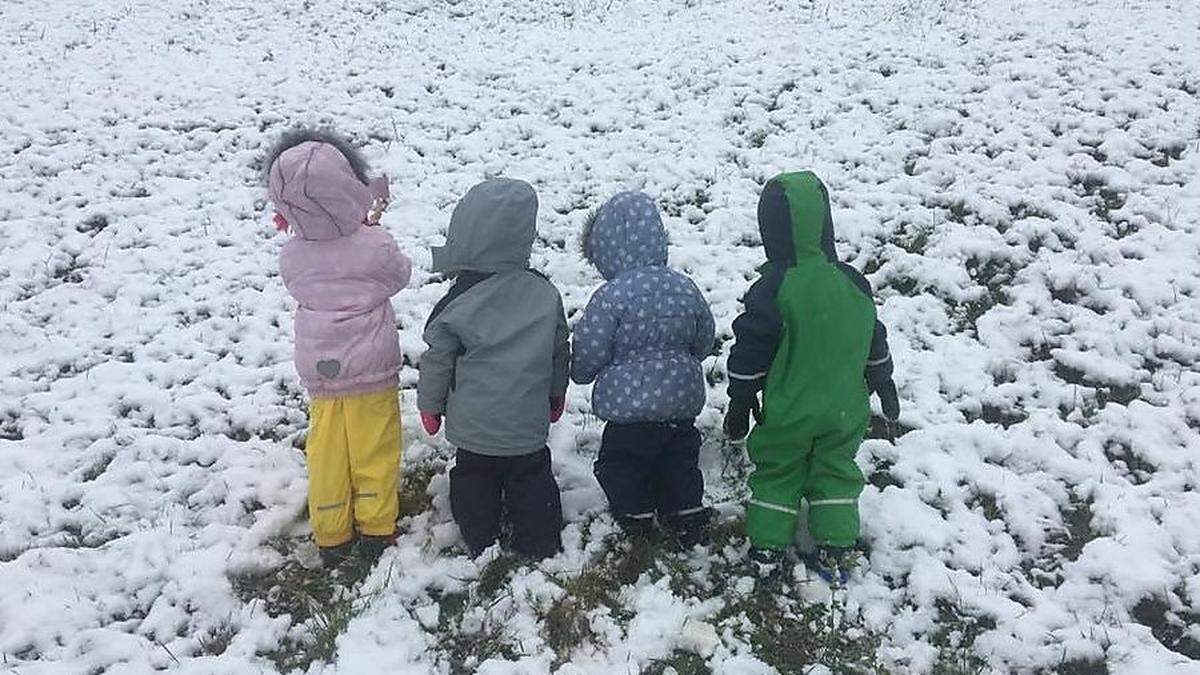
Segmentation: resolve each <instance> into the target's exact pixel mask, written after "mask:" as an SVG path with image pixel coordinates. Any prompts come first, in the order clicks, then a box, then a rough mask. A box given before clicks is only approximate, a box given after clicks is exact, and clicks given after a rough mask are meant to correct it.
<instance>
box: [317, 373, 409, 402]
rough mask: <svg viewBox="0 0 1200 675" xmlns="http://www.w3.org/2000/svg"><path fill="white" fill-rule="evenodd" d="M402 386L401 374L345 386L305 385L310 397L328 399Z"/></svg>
mask: <svg viewBox="0 0 1200 675" xmlns="http://www.w3.org/2000/svg"><path fill="white" fill-rule="evenodd" d="M399 388H400V376H399V375H392V376H391V377H388V378H387V379H383V380H375V381H372V382H363V383H360V384H353V385H347V386H344V387H312V386H307V385H306V386H305V389H306V390H307V391H308V396H309V398H314V399H318V398H320V399H326V398H343V397H346V396H359V395H362V394H375V393H378V392H381V391H387V390H389V389H397V390H398V389H399Z"/></svg>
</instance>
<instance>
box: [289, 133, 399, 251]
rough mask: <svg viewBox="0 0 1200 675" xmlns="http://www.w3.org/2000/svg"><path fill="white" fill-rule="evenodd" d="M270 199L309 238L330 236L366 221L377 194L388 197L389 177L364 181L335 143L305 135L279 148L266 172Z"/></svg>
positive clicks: (345, 233) (347, 232) (346, 232)
mask: <svg viewBox="0 0 1200 675" xmlns="http://www.w3.org/2000/svg"><path fill="white" fill-rule="evenodd" d="M267 187H268V190H269V191H270V194H271V201H272V202H274V204H275V210H277V211H278V212H279V213H280V214H282V215H283V217H284V218H285V219H286V220H287V221H288V224H289V225H291V226H292V227H293V228H295V230H296V235H297V236H298V237H300V238H301V239H307V240H308V241H329V240H332V239H337V238H338V237H346V236H349V235H351V234H354V232H355V231H356V230H358V229H359V228H360V227H362V226H363V221H365V220H366V217H367V212H368V211H369V210H370V209H371V204H372V203H373V202H374V201H375V199H376V198H377V197H381V198H384V199H386V198H387V196H388V194H387V180H386V179H376V180H374V181H372V182H371V184H370V185H364V184H363V182H362V181H360V180H359V179H358V177H357V176H356V175H355V174H354V169H353V168H352V167H351V166H350V161H349V160H348V159H346V157H345V156H344V155H342V153H341V152H339V151H338V149H337V148H336V147H334V146H333V145H330V144H329V143H322V142H320V141H306V142H304V143H300V144H299V145H296V146H293V147H291V148H288V149H287V150H285V151H283V152H282V153H280V155H279V157H278V159H276V160H275V163H274V164H273V165H271V171H270V173H269V174H268V176H267Z"/></svg>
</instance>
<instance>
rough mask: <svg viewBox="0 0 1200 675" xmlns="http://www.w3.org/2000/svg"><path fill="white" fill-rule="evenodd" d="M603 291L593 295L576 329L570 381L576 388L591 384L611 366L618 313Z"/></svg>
mask: <svg viewBox="0 0 1200 675" xmlns="http://www.w3.org/2000/svg"><path fill="white" fill-rule="evenodd" d="M606 289H607V287H601V289H600V290H599V291H596V294H595V295H594V296H592V299H591V301H590V302H588V306H587V308H586V309H584V310H583V318H581V319H580V320H579V323H577V324H576V325H575V336H574V342H575V345H574V349H572V353H571V379H572V380H574V381H575V382H576V383H577V384H590V383H592V382H594V381H595V380H596V377H597V376H598V375H600V371H601V370H603V369H604V367H605V366H607V365H608V364H609V363H610V362H612V356H613V338H614V336H615V335H616V332H617V310H616V308H615V307H613V306H612V304H611V303H610V302H609V300H608V298H607V293H606V292H605V291H606Z"/></svg>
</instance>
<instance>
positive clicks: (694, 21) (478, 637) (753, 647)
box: [0, 0, 1200, 674]
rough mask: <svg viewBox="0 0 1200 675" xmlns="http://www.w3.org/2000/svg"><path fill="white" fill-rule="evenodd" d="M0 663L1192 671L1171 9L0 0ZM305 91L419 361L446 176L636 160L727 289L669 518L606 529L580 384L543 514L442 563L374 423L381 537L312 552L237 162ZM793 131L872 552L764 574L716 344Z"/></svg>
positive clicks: (1188, 395)
mask: <svg viewBox="0 0 1200 675" xmlns="http://www.w3.org/2000/svg"><path fill="white" fill-rule="evenodd" d="M0 19H2V20H0V58H2V59H3V62H4V64H5V77H4V78H3V82H0V101H2V103H0V139H2V140H0V220H2V221H3V222H2V227H3V229H2V230H0V260H2V261H3V265H0V307H2V308H3V309H2V311H0V355H2V356H0V666H2V667H3V669H6V671H12V672H16V673H59V672H70V673H76V672H79V673H88V672H90V673H100V672H111V673H141V672H145V671H147V670H150V669H155V668H168V669H175V670H178V671H179V672H194V673H218V672H220V673H243V672H262V671H272V670H275V669H279V668H282V669H287V668H299V669H307V670H309V671H311V672H331V673H333V672H346V673H356V672H368V671H369V672H376V671H384V672H414V673H425V672H443V673H460V672H473V671H479V672H486V673H537V672H546V671H552V670H554V671H557V672H561V673H569V674H582V673H612V672H629V673H636V672H650V673H668V672H675V673H700V672H710V671H711V672H717V673H766V672H773V671H774V670H778V671H780V672H847V671H856V670H857V671H867V672H869V671H885V672H940V673H975V672H1045V673H1051V672H1055V673H1101V672H1113V673H1166V672H1200V536H1197V525H1196V523H1197V522H1200V492H1198V491H1197V486H1198V485H1200V440H1198V439H1200V368H1198V367H1197V364H1198V359H1200V215H1198V214H1200V172H1198V168H1200V121H1198V120H1200V98H1198V91H1200V37H1198V36H1200V9H1198V8H1197V6H1196V5H1195V3H1192V2H1173V1H1170V0H1161V1H1158V2H1150V1H1139V0H1095V1H1094V2H1086V3H1085V2H1067V1H1064V0H1056V1H1052V2H1049V3H1025V2H1001V1H1000V0H995V1H989V0H977V1H975V2H947V1H946V0H876V1H875V2H869V1H866V0H854V1H851V0H847V1H846V2H826V1H821V0H817V1H814V2H804V1H798V2H791V1H788V2H784V1H783V0H762V1H761V2H757V3H742V2H733V1H732V0H687V1H685V0H614V1H612V2H607V1H605V2H595V1H586V0H574V1H572V0H533V1H530V2H522V1H520V0H510V1H508V2H489V1H485V0H459V1H458V2H448V1H447V2H441V1H438V0H395V1H391V0H389V1H386V2H385V1H383V0H339V1H336V2H335V1H329V2H325V1H318V0H312V1H307V2H302V3H300V2H287V1H285V0H260V1H259V2H254V3H249V2H247V3H238V2H233V1H232V0H180V1H178V2H161V1H158V0H129V1H127V2H120V3H114V2H108V1H106V0H72V1H70V2H32V1H30V0H6V1H5V2H4V3H3V7H2V8H0ZM298 122H308V123H331V124H334V125H335V126H337V127H338V128H340V129H342V130H344V131H345V132H347V133H349V134H351V135H353V136H354V138H355V139H356V140H357V141H358V142H360V143H361V144H362V145H363V146H364V149H365V151H366V153H367V154H368V156H369V157H370V158H371V159H372V160H373V162H374V163H375V164H376V166H377V167H378V168H379V169H382V170H385V171H387V172H388V173H389V174H390V175H391V176H392V177H393V193H394V194H396V195H398V199H397V202H396V203H394V204H393V205H392V208H391V210H390V211H389V212H388V214H387V215H386V216H385V219H384V223H385V226H386V227H388V228H389V229H390V230H391V231H392V232H393V233H394V234H395V236H396V237H397V239H398V240H399V241H400V242H401V245H402V246H403V247H404V248H405V249H406V250H408V251H409V252H410V253H412V254H413V256H414V258H415V260H416V262H417V266H418V270H417V272H416V275H415V276H416V278H415V280H414V283H413V284H412V287H411V288H410V289H409V290H407V291H405V292H403V293H402V294H401V295H400V296H398V297H397V298H396V301H395V304H396V308H397V316H398V317H399V322H400V326H401V332H402V339H403V344H404V349H405V354H406V357H407V363H409V364H411V363H413V362H415V360H416V358H417V356H418V355H419V353H420V350H421V346H422V345H421V342H420V326H421V325H422V321H423V319H424V317H425V315H426V313H427V312H428V311H429V309H430V307H431V305H432V303H433V302H434V301H435V300H436V298H437V297H439V296H440V295H441V294H442V293H443V292H444V290H445V288H446V283H445V281H444V280H442V279H440V278H437V277H435V276H432V275H430V274H429V273H428V263H429V254H428V246H430V245H432V244H435V243H438V242H439V237H440V235H441V232H442V229H443V228H444V226H445V223H446V221H447V218H448V215H449V209H450V207H451V205H452V204H453V202H454V200H455V199H456V198H457V197H458V196H460V195H461V194H462V193H463V192H464V191H465V190H466V189H467V188H468V187H469V186H470V185H472V184H473V183H475V182H477V181H478V180H480V179H482V178H484V177H486V176H491V175H495V174H500V173H504V174H507V175H510V176H514V177H520V178H524V179H526V180H529V181H530V182H532V183H533V184H534V185H535V186H536V187H537V189H538V191H539V194H540V196H541V200H542V212H541V217H540V227H541V232H542V236H541V238H540V240H539V242H538V244H537V247H536V252H535V256H534V257H535V265H536V266H537V267H538V268H539V269H542V270H544V271H546V272H547V273H548V274H549V275H550V276H551V277H552V278H553V279H554V281H555V282H556V283H557V284H558V286H559V287H560V288H561V290H562V292H563V295H564V297H565V300H566V303H567V307H568V311H569V312H570V313H572V315H575V314H577V312H578V311H579V309H580V308H581V307H582V306H583V304H584V303H585V302H586V300H587V297H588V295H589V293H590V292H591V290H592V289H593V288H594V287H595V286H596V284H597V283H598V277H597V275H596V273H595V272H594V270H592V269H590V268H588V267H587V266H586V265H585V264H584V263H583V261H582V260H581V258H580V256H579V255H578V253H577V248H576V246H575V243H576V239H577V233H578V229H579V227H580V224H581V220H582V217H583V214H584V213H586V211H587V210H588V209H589V208H590V207H593V206H596V205H597V204H599V203H600V202H601V201H602V200H603V199H604V198H605V197H606V196H607V195H610V194H612V193H614V192H616V191H618V190H620V189H626V188H638V189H644V190H646V191H648V192H649V193H651V194H652V195H655V196H656V197H657V198H658V199H659V201H660V203H661V205H662V208H663V210H664V213H665V214H667V216H668V217H667V223H668V227H669V228H670V230H671V235H672V239H673V248H672V260H673V263H674V264H675V265H677V266H678V267H679V268H681V269H683V270H686V271H687V272H689V273H690V274H692V275H693V276H694V277H695V278H696V279H697V281H698V282H699V283H700V285H701V287H702V288H703V290H704V291H705V293H706V294H707V296H708V298H709V300H710V301H711V303H712V305H713V307H714V311H715V313H716V315H717V317H718V324H719V333H720V334H721V339H722V356H720V357H717V358H713V359H711V360H710V361H709V362H708V363H707V364H706V368H707V369H708V371H709V380H710V382H711V384H712V391H711V395H710V406H709V409H708V410H707V411H706V413H705V414H704V415H703V416H702V418H701V419H700V424H701V426H702V428H703V430H704V431H705V433H706V437H707V440H706V444H705V452H704V460H703V463H704V468H705V471H706V476H707V479H708V496H709V499H710V501H711V502H712V503H713V504H715V505H717V506H718V508H719V510H720V512H721V523H720V525H719V528H718V537H717V540H718V541H717V543H716V544H715V545H714V546H713V547H712V548H711V549H710V550H709V551H708V552H707V553H705V554H700V553H692V554H687V555H681V554H673V553H669V552H667V551H666V550H664V549H662V548H659V547H645V546H638V545H631V544H630V543H629V542H625V541H622V540H621V539H620V538H619V537H618V536H617V534H616V532H615V531H614V528H613V525H612V523H611V521H610V520H609V519H608V518H607V517H606V516H605V515H604V500H603V496H602V494H601V493H600V491H599V488H598V487H597V486H596V484H595V481H594V479H593V478H592V475H591V468H590V464H591V460H592V459H593V458H594V456H595V453H596V450H597V446H598V443H599V434H600V429H601V427H600V424H599V423H598V421H597V420H595V419H594V418H593V417H591V416H590V415H589V406H588V396H587V392H586V391H585V390H583V389H573V390H572V392H571V394H570V400H569V405H568V415H567V417H566V418H565V421H564V422H562V423H560V424H559V425H557V427H556V428H555V430H554V432H553V436H552V439H551V443H552V448H553V451H554V457H555V460H554V461H555V471H556V473H557V475H558V477H559V481H560V484H561V486H562V489H563V502H564V508H565V512H566V516H567V520H568V525H567V528H566V531H565V540H566V550H565V551H564V552H563V553H562V554H561V555H559V556H558V557H556V558H554V559H552V560H550V561H548V562H546V563H544V564H542V565H539V566H535V567H533V566H528V565H523V564H521V563H520V562H519V561H514V560H512V559H510V558H507V557H505V556H503V555H500V556H493V557H491V558H486V559H484V560H480V561H473V560H470V559H468V558H467V557H466V556H465V555H464V553H463V550H462V547H461V544H460V543H459V540H458V536H457V531H456V529H455V527H454V525H453V523H452V522H451V520H450V516H449V507H448V499H447V477H446V464H447V461H448V459H449V457H450V449H449V448H447V447H445V446H444V445H443V444H442V443H441V442H440V441H437V442H431V441H430V440H428V439H426V438H424V437H423V436H421V435H420V434H419V433H418V432H417V431H416V430H417V429H418V424H417V423H416V418H415V411H414V410H413V407H412V406H413V402H414V399H415V397H414V396H413V394H412V392H411V389H412V387H413V385H414V383H415V379H416V372H415V370H414V369H413V368H412V367H411V366H409V367H406V368H405V370H404V373H403V376H402V379H403V386H404V388H405V421H406V423H407V428H408V429H409V430H410V431H409V432H408V433H406V436H405V440H406V446H407V448H406V457H405V471H406V476H405V486H404V500H403V501H404V506H403V508H404V519H403V522H402V536H401V539H400V545H399V546H398V547H397V548H395V549H394V550H392V551H390V552H389V553H388V554H387V555H385V557H384V559H383V560H382V561H381V563H380V564H379V565H377V566H376V567H374V568H371V569H351V570H347V571H345V572H343V573H342V574H341V575H340V576H339V577H338V578H335V579H330V578H329V577H328V576H327V575H325V574H324V573H323V572H321V571H319V570H317V569H315V567H316V560H315V557H316V556H315V550H314V549H313V548H312V545H311V544H310V543H309V542H308V539H307V538H306V525H305V524H304V491H305V478H304V468H303V457H302V454H301V452H300V450H299V448H301V447H302V444H303V434H304V429H305V406H304V398H303V394H302V392H301V390H300V389H299V387H298V384H297V382H296V379H295V377H294V373H293V370H292V366H291V363H290V357H291V351H290V332H291V313H292V309H293V306H292V303H291V301H290V300H289V299H288V298H287V296H286V294H285V293H284V291H283V289H282V285H281V284H280V282H279V279H278V276H277V273H276V254H277V251H278V248H279V246H280V245H281V243H282V241H281V237H280V236H279V235H277V234H276V233H275V232H274V230H273V229H272V228H271V227H270V226H269V224H268V217H267V215H268V214H267V213H265V212H264V209H265V204H264V201H263V198H264V191H263V189H262V186H261V185H260V183H259V178H258V176H259V173H258V171H259V167H258V166H257V164H256V160H257V158H258V156H259V154H260V153H261V152H262V150H263V148H264V147H265V145H266V144H267V143H269V142H270V140H271V138H272V137H273V136H274V135H275V134H276V133H278V132H279V131H281V130H283V129H285V128H286V127H288V126H289V125H291V124H294V123H298ZM797 168H813V169H815V170H817V171H818V172H819V173H820V174H821V175H822V176H823V177H825V178H826V180H827V182H828V184H829V186H830V188H831V192H832V194H833V196H834V202H835V209H836V212H835V223H836V225H837V227H838V232H839V239H838V246H839V250H840V251H841V253H842V255H843V257H844V258H845V259H847V260H848V261H850V262H851V263H852V264H854V265H855V266H857V267H859V268H860V269H863V270H864V271H865V272H866V273H867V274H868V276H869V277H870V278H871V280H872V282H873V283H874V285H875V286H876V288H877V289H878V291H879V295H880V297H881V307H880V312H881V315H882V316H883V318H884V320H885V321H886V322H887V323H888V324H889V325H890V327H891V329H892V348H893V352H894V353H895V355H896V357H897V361H898V363H899V372H898V382H899V384H900V388H901V393H902V398H903V403H904V413H903V416H902V420H901V421H902V428H901V429H900V430H899V431H900V432H901V433H900V434H899V435H897V436H895V437H894V443H893V442H890V441H889V440H888V438H889V434H888V433H886V431H885V430H884V429H882V428H878V429H877V430H876V431H875V432H874V433H873V434H872V436H873V438H872V439H870V440H868V441H867V442H866V443H865V444H864V446H863V449H862V452H861V453H860V461H861V463H862V466H863V468H864V471H865V472H866V473H867V475H868V476H869V480H870V484H869V485H868V487H867V489H866V491H865V493H864V495H863V498H862V510H863V520H864V542H865V544H866V545H867V546H868V547H869V554H868V556H867V562H866V565H865V566H864V568H863V569H862V571H861V572H860V573H859V575H858V577H857V578H856V579H855V580H854V582H853V584H852V585H851V586H850V587H849V588H847V589H841V590H837V591H835V592H833V593H828V591H827V589H823V588H818V587H817V585H815V584H811V583H808V582H807V581H806V580H805V579H804V578H803V569H802V568H800V569H798V570H797V572H798V574H799V577H798V579H797V581H796V583H794V584H793V588H792V590H791V591H790V592H789V593H788V594H787V595H785V596H783V597H779V598H775V597H772V596H769V595H766V594H764V593H762V592H761V591H759V590H756V589H755V587H754V585H753V584H752V583H751V581H750V580H749V579H747V578H744V575H743V573H742V571H741V568H740V567H739V563H738V561H739V559H740V556H741V554H742V552H743V551H744V549H745V541H744V539H743V538H742V536H741V534H740V526H739V518H740V516H741V507H740V504H739V503H740V500H741V499H742V498H743V497H744V487H743V483H742V479H743V477H744V475H745V471H746V462H745V458H744V456H743V452H742V450H741V449H739V448H735V447H730V446H728V444H726V443H725V442H724V441H723V439H722V438H721V434H720V432H719V420H720V416H721V411H722V409H723V407H724V404H725V397H724V393H723V390H724V381H723V370H724V368H723V359H724V354H727V351H728V344H729V343H728V341H729V339H730V337H731V332H730V322H731V321H732V319H733V317H734V316H735V315H736V312H737V311H738V298H739V296H740V294H741V293H742V292H743V291H744V289H745V288H746V286H747V285H748V283H749V280H750V279H751V278H752V276H753V270H754V269H755V267H756V266H757V264H758V263H759V262H760V260H761V250H760V249H759V247H758V242H757V232H756V228H755V223H754V205H755V201H756V199H757V194H758V190H759V188H760V186H761V184H762V183H763V182H764V181H765V180H766V179H767V178H769V177H770V176H771V175H773V174H774V173H776V172H778V171H781V170H785V169H797Z"/></svg>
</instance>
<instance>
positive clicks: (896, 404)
mask: <svg viewBox="0 0 1200 675" xmlns="http://www.w3.org/2000/svg"><path fill="white" fill-rule="evenodd" d="M838 267H839V268H840V269H841V270H842V272H844V273H845V274H846V276H848V277H850V280H851V281H853V282H854V285H856V286H858V288H859V290H861V291H862V292H863V293H865V294H866V296H867V297H868V298H871V299H872V300H874V299H875V292H874V289H872V288H871V282H870V281H868V280H867V278H866V277H864V276H863V275H862V273H861V272H859V271H858V270H856V269H854V268H853V267H851V266H850V265H847V264H846V263H838ZM894 371H895V365H894V364H893V363H892V354H891V351H890V350H889V349H888V342H887V327H886V326H884V325H883V322H882V321H880V320H879V319H876V320H875V332H874V334H873V335H872V336H871V351H870V353H869V354H868V355H867V365H866V368H865V369H864V371H863V377H865V378H866V380H867V389H869V390H870V392H871V393H872V394H876V395H878V396H879V402H880V404H881V406H882V409H883V414H884V416H885V417H887V418H888V419H891V420H895V419H896V418H897V417H898V416H899V414H900V399H899V396H898V395H897V393H896V383H895V381H893V380H892V373H893V372H894Z"/></svg>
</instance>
